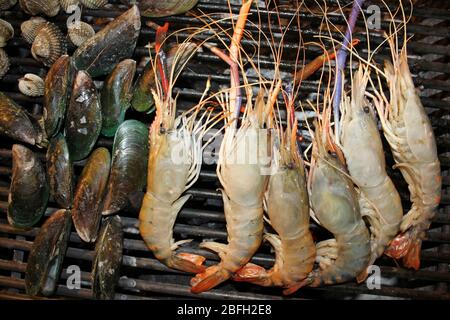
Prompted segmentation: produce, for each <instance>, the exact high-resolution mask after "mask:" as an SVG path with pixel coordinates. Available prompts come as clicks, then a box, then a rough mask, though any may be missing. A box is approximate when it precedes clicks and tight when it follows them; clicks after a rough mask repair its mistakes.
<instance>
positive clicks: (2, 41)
mask: <svg viewBox="0 0 450 320" xmlns="http://www.w3.org/2000/svg"><path fill="white" fill-rule="evenodd" d="M12 37H14V28H13V27H12V25H11V24H10V23H9V22H8V21H5V20H3V19H0V48H3V47H5V46H6V43H7V42H8V41H9V40H10V39H11V38H12Z"/></svg>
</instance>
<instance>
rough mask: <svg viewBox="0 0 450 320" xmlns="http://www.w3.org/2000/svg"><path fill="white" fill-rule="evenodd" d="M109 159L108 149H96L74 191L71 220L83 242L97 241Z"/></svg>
mask: <svg viewBox="0 0 450 320" xmlns="http://www.w3.org/2000/svg"><path fill="white" fill-rule="evenodd" d="M110 158H111V156H110V154H109V151H108V149H106V148H98V149H96V150H95V151H94V152H93V153H92V154H91V156H90V157H89V159H88V161H87V163H86V166H85V167H84V168H83V171H82V172H81V176H80V180H79V181H78V185H77V188H76V190H75V197H74V201H73V209H72V219H73V223H74V225H75V229H76V230H77V233H78V235H79V236H80V238H81V239H82V240H83V241H85V242H94V241H95V240H96V239H97V232H98V227H99V225H100V220H101V216H102V214H101V205H102V199H103V195H104V192H105V189H106V185H107V183H108V175H109V169H110V162H111V159H110Z"/></svg>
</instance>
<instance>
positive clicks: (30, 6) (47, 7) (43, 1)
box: [19, 0, 60, 17]
mask: <svg viewBox="0 0 450 320" xmlns="http://www.w3.org/2000/svg"><path fill="white" fill-rule="evenodd" d="M19 4H20V7H21V8H22V9H23V11H25V13H27V14H29V15H32V16H35V15H38V14H41V13H43V14H45V15H46V16H48V17H54V16H56V15H57V14H58V12H59V8H60V7H59V0H19Z"/></svg>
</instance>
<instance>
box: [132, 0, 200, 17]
mask: <svg viewBox="0 0 450 320" xmlns="http://www.w3.org/2000/svg"><path fill="white" fill-rule="evenodd" d="M130 2H131V1H130ZM197 2H198V0H166V1H160V0H142V1H140V2H139V9H141V11H142V15H143V16H144V17H149V18H160V17H167V16H174V15H177V14H181V13H185V12H187V11H189V10H191V9H192V8H193V7H194V6H195V5H196V4H197Z"/></svg>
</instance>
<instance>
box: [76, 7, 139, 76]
mask: <svg viewBox="0 0 450 320" xmlns="http://www.w3.org/2000/svg"><path fill="white" fill-rule="evenodd" d="M140 30H141V18H140V13H139V9H138V8H137V6H135V5H134V6H133V7H132V8H131V9H129V10H127V11H126V12H125V13H123V14H122V15H121V16H119V17H117V18H116V19H114V20H113V21H112V22H110V23H109V24H108V25H106V26H105V27H104V28H103V29H102V30H100V31H99V32H97V33H96V34H95V35H94V36H93V37H91V38H90V39H88V40H87V41H86V42H84V43H83V44H82V45H81V46H80V47H78V49H77V50H76V51H75V53H74V54H73V58H74V61H75V66H76V67H77V69H78V70H85V71H86V72H88V73H89V74H90V75H91V76H92V77H97V76H101V75H106V74H108V73H110V72H111V71H112V69H113V68H114V67H115V66H116V65H117V64H118V63H119V62H120V61H122V60H123V59H127V58H129V57H131V55H132V54H133V52H134V49H135V47H136V43H137V39H138V36H139V32H140Z"/></svg>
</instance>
